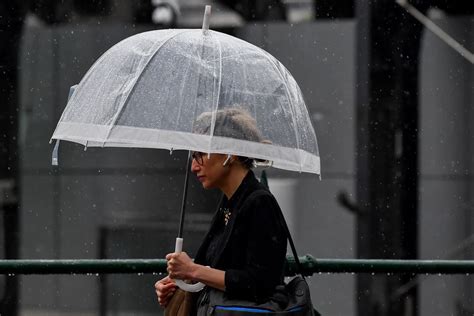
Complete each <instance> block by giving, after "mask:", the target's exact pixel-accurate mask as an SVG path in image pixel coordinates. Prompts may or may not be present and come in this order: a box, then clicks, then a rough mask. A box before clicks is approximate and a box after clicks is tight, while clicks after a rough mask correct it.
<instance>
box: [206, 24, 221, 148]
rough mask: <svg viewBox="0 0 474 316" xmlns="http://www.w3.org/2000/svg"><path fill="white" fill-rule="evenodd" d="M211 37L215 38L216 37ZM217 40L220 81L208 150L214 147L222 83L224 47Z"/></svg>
mask: <svg viewBox="0 0 474 316" xmlns="http://www.w3.org/2000/svg"><path fill="white" fill-rule="evenodd" d="M210 34H211V37H212V38H213V39H214V37H213V36H212V33H210ZM216 42H217V44H218V46H219V81H218V86H217V97H216V104H215V106H214V110H213V111H212V119H211V131H210V135H209V145H208V152H209V153H210V152H211V147H212V138H213V137H214V128H215V120H216V112H217V109H218V107H219V97H220V93H221V83H222V58H221V57H222V47H221V42H220V41H219V40H217V39H216Z"/></svg>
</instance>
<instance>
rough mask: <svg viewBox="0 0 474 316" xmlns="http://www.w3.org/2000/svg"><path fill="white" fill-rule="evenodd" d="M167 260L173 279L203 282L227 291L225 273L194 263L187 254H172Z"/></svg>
mask: <svg viewBox="0 0 474 316" xmlns="http://www.w3.org/2000/svg"><path fill="white" fill-rule="evenodd" d="M166 260H168V273H169V275H170V277H171V278H172V279H180V280H191V281H194V282H202V283H204V284H206V285H208V286H211V287H213V288H216V289H219V290H221V291H224V290H225V271H222V270H218V269H214V268H210V267H206V266H203V265H200V264H197V263H194V262H193V261H192V260H191V258H190V257H189V256H188V254H187V253H185V252H180V253H176V252H175V253H170V254H168V255H167V256H166Z"/></svg>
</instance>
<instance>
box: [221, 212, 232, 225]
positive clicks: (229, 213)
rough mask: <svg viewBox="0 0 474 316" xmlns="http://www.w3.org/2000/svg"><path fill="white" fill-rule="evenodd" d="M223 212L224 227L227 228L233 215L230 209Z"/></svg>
mask: <svg viewBox="0 0 474 316" xmlns="http://www.w3.org/2000/svg"><path fill="white" fill-rule="evenodd" d="M222 212H223V213H224V225H225V226H227V224H228V223H229V220H230V216H231V215H232V212H231V211H230V210H229V209H228V208H224V209H222Z"/></svg>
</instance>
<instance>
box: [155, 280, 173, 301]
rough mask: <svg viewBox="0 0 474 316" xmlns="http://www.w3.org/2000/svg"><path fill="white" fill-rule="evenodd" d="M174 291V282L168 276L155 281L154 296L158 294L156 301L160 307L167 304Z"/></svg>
mask: <svg viewBox="0 0 474 316" xmlns="http://www.w3.org/2000/svg"><path fill="white" fill-rule="evenodd" d="M175 291H176V284H175V283H174V281H173V280H172V279H171V278H170V277H169V276H167V277H165V278H163V279H161V280H159V281H158V282H156V283H155V292H156V296H158V303H160V305H161V306H162V307H166V305H168V302H169V301H170V299H171V297H172V296H173V294H174V292H175Z"/></svg>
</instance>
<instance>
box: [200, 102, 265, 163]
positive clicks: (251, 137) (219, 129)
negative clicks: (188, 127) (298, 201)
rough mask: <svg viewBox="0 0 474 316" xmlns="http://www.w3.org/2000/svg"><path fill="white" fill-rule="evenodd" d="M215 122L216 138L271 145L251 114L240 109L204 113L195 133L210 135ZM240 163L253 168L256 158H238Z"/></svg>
mask: <svg viewBox="0 0 474 316" xmlns="http://www.w3.org/2000/svg"><path fill="white" fill-rule="evenodd" d="M213 114H214V116H215V120H214V134H213V135H214V136H222V137H229V138H235V139H241V140H247V141H252V142H257V143H269V141H266V140H264V138H263V135H262V133H261V132H260V131H259V129H258V128H257V122H256V121H255V119H254V118H253V117H252V116H250V114H249V113H248V112H247V111H245V110H243V109H240V108H227V109H224V110H218V111H216V112H204V113H202V114H201V115H199V116H198V117H197V119H196V121H195V123H194V128H193V130H194V132H195V133H198V134H209V133H210V129H211V123H212V119H213ZM238 159H239V161H240V163H242V164H243V165H244V166H245V167H246V168H248V169H250V168H253V167H254V165H255V163H254V162H255V161H262V160H259V159H256V158H250V157H242V156H238Z"/></svg>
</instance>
